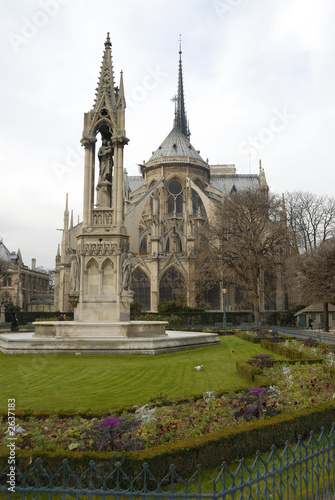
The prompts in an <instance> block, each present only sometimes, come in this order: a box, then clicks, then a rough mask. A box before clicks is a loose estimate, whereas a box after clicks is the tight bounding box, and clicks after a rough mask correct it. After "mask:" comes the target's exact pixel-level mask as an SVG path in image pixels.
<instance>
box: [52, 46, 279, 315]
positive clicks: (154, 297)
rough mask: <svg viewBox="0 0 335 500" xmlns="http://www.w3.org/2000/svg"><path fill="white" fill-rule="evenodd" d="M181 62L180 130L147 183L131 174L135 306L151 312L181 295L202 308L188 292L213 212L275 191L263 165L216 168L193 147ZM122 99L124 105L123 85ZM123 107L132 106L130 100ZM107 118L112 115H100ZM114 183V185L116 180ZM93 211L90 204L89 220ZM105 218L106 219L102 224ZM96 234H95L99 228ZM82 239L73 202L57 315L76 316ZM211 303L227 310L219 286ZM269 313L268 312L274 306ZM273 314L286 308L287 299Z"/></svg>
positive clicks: (107, 64) (126, 196)
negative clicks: (73, 275)
mask: <svg viewBox="0 0 335 500" xmlns="http://www.w3.org/2000/svg"><path fill="white" fill-rule="evenodd" d="M105 47H106V49H105V52H104V56H103V64H102V70H101V75H100V79H99V82H98V90H97V96H98V98H99V95H100V94H101V92H102V90H101V89H102V88H104V92H107V93H109V95H112V94H113V93H114V92H115V89H114V87H113V85H114V82H113V81H112V80H113V78H112V77H109V76H108V75H112V74H113V68H112V62H111V60H110V61H108V57H107V56H106V51H107V48H108V46H107V45H106V44H105ZM108 50H109V49H108ZM181 55H182V52H181V49H180V50H179V67H178V88H177V96H176V98H175V116H174V120H173V127H172V130H171V131H170V133H169V134H168V135H167V137H166V138H165V139H164V140H163V142H162V143H161V144H160V145H159V146H158V148H157V149H156V150H155V151H154V152H153V153H152V155H151V157H150V158H149V160H148V161H146V162H143V164H142V165H141V174H142V175H141V176H127V173H126V172H125V171H124V172H123V212H124V220H125V226H126V230H127V234H128V235H129V249H130V252H131V253H132V255H133V263H132V281H131V289H132V290H133V291H134V293H135V295H134V300H135V301H139V302H140V303H141V304H142V305H143V309H144V310H146V311H152V312H154V311H157V308H158V304H159V303H160V302H164V301H167V300H171V299H175V298H177V297H178V296H179V294H180V293H182V295H183V299H184V300H185V301H186V302H187V304H188V305H190V306H194V305H196V297H195V296H194V292H192V291H191V287H189V286H188V279H189V276H191V275H193V274H194V273H195V272H196V269H195V260H194V250H195V248H196V246H197V244H198V241H199V233H200V232H201V229H202V227H203V225H204V224H206V221H207V220H209V219H210V218H211V216H212V213H213V210H214V209H215V207H216V205H217V204H218V203H219V202H221V201H222V199H223V197H224V196H229V195H231V194H232V193H233V192H236V191H240V190H244V189H248V188H257V189H260V190H262V191H263V192H268V185H267V182H266V177H265V173H264V169H263V168H262V166H261V164H260V166H259V173H258V174H242V175H241V174H237V171H236V167H235V165H209V163H208V160H204V159H203V158H202V156H201V155H200V152H199V151H198V150H197V149H196V148H195V147H194V146H193V145H192V144H191V142H190V131H189V125H188V121H187V116H186V111H185V100H184V87H183V70H182V58H181ZM121 76H122V75H121ZM102 78H103V81H102ZM102 83H103V85H104V87H102ZM112 87H113V88H112ZM120 92H122V96H123V99H124V94H123V80H122V78H121V83H120ZM101 95H102V94H101ZM118 95H119V94H118ZM122 102H123V106H124V105H125V101H122ZM94 109H95V108H94ZM103 111H104V108H102V109H101V110H99V113H103ZM123 126H124V125H123ZM104 134H105V137H107V136H106V130H104V129H103V128H102V129H101V130H100V135H101V139H102V141H103V137H104ZM107 135H108V130H107ZM105 145H107V144H105ZM96 156H97V155H96ZM98 160H99V156H98ZM90 161H91V160H90ZM100 169H101V167H100ZM108 181H110V183H111V184H112V185H113V183H114V177H113V179H108ZM118 182H120V181H118ZM98 187H99V186H98ZM86 196H88V197H90V196H91V198H92V199H93V197H94V193H92V192H91V193H87V194H86ZM104 196H105V194H104V191H103V189H102V187H101V189H100V191H99V192H98V193H97V201H96V202H97V206H98V207H99V204H100V206H101V203H103V200H104V198H103V197H104ZM99 197H100V199H99ZM85 210H86V209H85V205H84V219H85ZM105 215H106V214H105ZM105 215H104V214H102V213H101V214H100V216H101V217H104V216H105ZM107 215H108V214H107ZM107 215H106V216H107ZM86 217H87V216H86ZM92 228H93V229H94V224H93V225H92ZM87 230H88V231H89V230H90V228H89V227H88V229H87ZM105 230H106V231H107V230H108V227H106V228H105ZM81 232H82V223H80V224H78V225H76V226H74V225H73V220H72V217H71V220H70V218H69V210H68V201H66V208H65V212H64V230H63V238H62V244H61V246H60V247H59V249H58V252H57V257H56V274H55V308H56V309H57V310H60V311H71V310H72V306H71V302H70V299H69V293H70V290H71V285H70V270H71V257H72V256H73V254H74V252H75V249H76V245H77V243H76V240H77V239H78V236H79V235H80V234H81ZM106 272H107V271H106ZM100 274H101V277H100V278H101V279H104V278H103V276H102V275H103V274H104V270H103V269H101V270H100ZM276 287H277V285H274V288H276ZM228 292H229V293H228V295H227V299H228V303H227V309H228V310H235V309H237V308H238V295H237V294H236V293H235V292H234V291H233V290H230V291H228ZM206 302H207V306H208V308H209V309H212V310H222V307H223V295H222V290H221V287H220V286H219V284H218V286H217V287H216V288H215V289H213V290H212V291H211V292H209V293H208V294H207V297H206ZM261 308H262V309H263V310H264V308H266V304H263V305H262V307H261ZM269 308H273V309H274V310H276V309H279V310H280V309H282V308H283V304H282V298H281V294H280V293H279V294H278V296H277V298H275V299H274V302H273V304H272V305H271V306H270V307H268V309H269Z"/></svg>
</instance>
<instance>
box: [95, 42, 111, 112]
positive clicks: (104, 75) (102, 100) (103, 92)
mask: <svg viewBox="0 0 335 500" xmlns="http://www.w3.org/2000/svg"><path fill="white" fill-rule="evenodd" d="M106 105H107V107H110V108H111V111H112V110H113V111H114V110H115V107H116V102H115V82H114V69H113V62H112V44H111V41H110V38H109V33H107V38H106V41H105V50H104V54H103V57H102V64H101V69H100V76H99V80H98V87H97V88H96V96H95V101H94V106H93V109H94V110H95V111H98V110H99V109H100V108H101V106H106Z"/></svg>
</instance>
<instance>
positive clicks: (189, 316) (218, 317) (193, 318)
mask: <svg viewBox="0 0 335 500" xmlns="http://www.w3.org/2000/svg"><path fill="white" fill-rule="evenodd" d="M171 316H173V317H172V318H171ZM163 317H164V320H166V321H169V322H170V324H175V325H213V326H214V325H215V323H222V317H223V316H222V312H207V311H203V312H201V311H197V312H189V311H188V312H173V313H142V314H140V315H136V316H135V315H131V319H136V320H145V321H158V319H161V318H163ZM171 319H174V321H175V323H172V322H171V321H170V320H171ZM226 319H227V323H231V324H233V325H239V324H241V323H243V322H245V321H251V320H252V314H251V313H239V312H229V311H228V312H227V313H226Z"/></svg>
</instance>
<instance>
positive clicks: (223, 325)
mask: <svg viewBox="0 0 335 500" xmlns="http://www.w3.org/2000/svg"><path fill="white" fill-rule="evenodd" d="M226 293H227V288H222V294H223V321H222V328H226V327H227V318H226Z"/></svg>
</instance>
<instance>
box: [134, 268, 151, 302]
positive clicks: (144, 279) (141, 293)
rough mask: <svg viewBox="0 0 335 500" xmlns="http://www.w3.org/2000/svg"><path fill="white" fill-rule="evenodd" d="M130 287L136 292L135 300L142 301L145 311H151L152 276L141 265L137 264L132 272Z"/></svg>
mask: <svg viewBox="0 0 335 500" xmlns="http://www.w3.org/2000/svg"><path fill="white" fill-rule="evenodd" d="M130 288H131V290H132V291H133V292H134V293H135V295H134V301H137V302H140V303H141V304H142V305H143V309H144V310H145V311H150V308H151V302H150V293H151V286H150V278H149V276H148V275H147V273H146V272H145V271H144V270H143V269H142V268H141V267H140V266H136V267H135V269H134V270H133V272H132V274H131V285H130Z"/></svg>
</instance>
